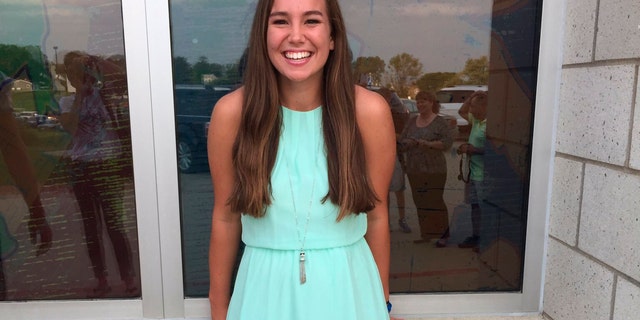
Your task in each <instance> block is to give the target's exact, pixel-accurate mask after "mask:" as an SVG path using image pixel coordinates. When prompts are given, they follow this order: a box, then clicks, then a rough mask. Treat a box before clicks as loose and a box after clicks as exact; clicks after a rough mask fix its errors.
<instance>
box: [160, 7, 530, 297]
mask: <svg viewBox="0 0 640 320" xmlns="http://www.w3.org/2000/svg"><path fill="white" fill-rule="evenodd" d="M541 3H542V1H541V0H532V1H515V2H514V1H491V0H485V1H476V2H473V3H470V2H468V1H444V2H443V1H418V2H406V1H384V2H383V1H341V6H342V12H343V15H344V16H345V20H346V22H347V30H348V34H349V44H350V47H351V50H352V53H353V72H354V75H355V78H356V80H357V81H358V82H359V84H360V85H363V86H365V87H367V88H369V89H371V90H373V91H377V92H379V93H381V94H383V95H386V97H387V98H388V99H389V100H388V101H389V104H390V106H391V111H392V113H393V115H394V124H395V125H396V133H397V135H398V137H399V146H400V148H399V150H401V151H400V152H399V159H398V163H397V167H398V170H397V173H398V174H397V175H395V177H394V178H396V179H394V181H392V188H393V189H392V191H391V192H390V193H389V200H390V206H389V210H390V226H391V232H392V233H391V238H392V254H391V258H392V259H391V282H390V289H391V292H392V293H428V292H486V291H515V292H517V291H520V290H521V289H522V281H523V279H522V271H523V257H524V248H525V243H524V239H525V230H526V220H527V211H526V208H527V201H528V182H529V173H530V170H529V168H530V160H531V156H530V154H531V137H532V132H531V130H532V129H531V128H532V121H533V112H534V110H533V105H534V97H535V87H536V81H537V78H536V75H537V64H536V63H537V52H538V35H539V28H540V21H539V17H540V8H541ZM170 6H171V25H172V36H171V37H172V39H171V40H172V50H173V79H174V84H175V107H176V121H177V139H178V146H177V150H178V154H179V159H178V162H179V170H180V172H181V174H180V194H181V206H182V207H181V217H182V222H183V225H182V233H183V252H184V260H183V263H184V266H185V268H184V270H185V275H184V277H185V293H186V295H187V296H189V297H204V296H206V295H207V292H208V291H207V290H208V274H207V254H208V243H209V242H208V240H209V234H208V233H209V227H210V221H209V220H210V214H211V206H212V204H213V201H215V199H214V197H212V196H211V191H212V187H211V183H210V174H209V172H208V169H207V167H206V146H205V140H204V138H205V134H206V130H207V126H208V124H207V121H208V117H209V115H210V113H211V110H212V107H213V103H215V101H217V99H219V97H220V96H222V95H223V94H225V93H227V92H229V91H228V90H232V89H233V88H234V87H235V86H237V85H238V83H239V81H240V79H241V74H242V72H241V70H242V68H240V67H239V66H241V61H242V60H241V56H242V53H243V50H244V48H245V46H246V42H247V38H248V33H249V28H250V27H251V26H250V24H251V20H252V17H253V10H254V6H255V1H246V2H235V1H222V2H206V3H203V2H184V1H170ZM385 88H386V89H390V92H385ZM479 90H481V91H484V92H486V97H485V102H486V106H485V110H484V112H481V111H474V112H472V114H473V115H475V120H474V119H471V121H469V120H468V118H469V117H468V112H466V113H465V112H463V113H464V115H460V113H459V111H460V108H461V107H462V105H463V103H464V102H465V101H468V100H469V99H470V96H471V95H472V94H473V93H474V92H475V91H479ZM421 91H426V92H428V93H430V94H429V95H428V96H429V97H431V98H430V99H431V100H430V101H434V102H435V101H437V102H438V104H439V106H440V109H439V110H438V112H437V115H438V116H439V117H436V118H437V119H439V120H437V121H436V122H435V123H436V125H435V126H431V127H429V125H430V124H431V122H430V121H432V120H430V119H429V118H428V117H425V114H426V115H428V113H426V112H425V111H423V110H424V109H425V107H421V103H420V102H419V101H418V100H420V99H416V95H417V94H418V92H421ZM418 97H419V96H418ZM427 100H429V99H427ZM481 101H482V100H481ZM476 103H477V102H476ZM474 104H475V103H474ZM480 104H482V103H480ZM421 108H422V109H421ZM421 112H422V114H421ZM418 117H424V118H422V119H418ZM425 119H426V120H428V121H425ZM425 123H426V124H425ZM473 123H475V125H472V124H473ZM425 126H426V127H427V129H424V127H425ZM423 129H424V130H423ZM403 138H404V139H407V138H418V139H425V140H428V141H431V142H433V141H436V144H435V145H434V146H433V147H431V148H427V149H425V147H424V146H423V147H418V146H415V145H412V144H411V142H410V141H409V142H406V141H405V142H403V141H402V139H403ZM468 143H471V144H473V145H474V147H475V148H474V149H471V148H468V149H469V150H471V151H470V152H471V153H473V155H467V154H466V153H464V152H461V151H464V150H465V148H466V147H465V146H466V145H467V144H468ZM441 149H443V150H441ZM459 151H460V152H459ZM471 200H474V201H471Z"/></svg>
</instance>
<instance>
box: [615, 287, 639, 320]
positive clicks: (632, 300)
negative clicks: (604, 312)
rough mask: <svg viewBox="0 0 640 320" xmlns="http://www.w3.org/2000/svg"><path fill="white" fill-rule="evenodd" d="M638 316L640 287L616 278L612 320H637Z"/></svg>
mask: <svg viewBox="0 0 640 320" xmlns="http://www.w3.org/2000/svg"><path fill="white" fill-rule="evenodd" d="M639 316H640V287H638V286H637V285H634V284H633V283H631V282H629V281H627V280H625V279H623V278H618V285H617V286H616V303H615V306H614V308H613V320H630V319H638V317H639Z"/></svg>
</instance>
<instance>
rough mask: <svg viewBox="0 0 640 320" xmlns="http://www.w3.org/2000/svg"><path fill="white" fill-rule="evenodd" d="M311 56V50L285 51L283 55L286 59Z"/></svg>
mask: <svg viewBox="0 0 640 320" xmlns="http://www.w3.org/2000/svg"><path fill="white" fill-rule="evenodd" d="M309 56H311V52H287V53H285V57H287V59H293V60H300V59H304V58H308V57H309Z"/></svg>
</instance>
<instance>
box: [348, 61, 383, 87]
mask: <svg viewBox="0 0 640 320" xmlns="http://www.w3.org/2000/svg"><path fill="white" fill-rule="evenodd" d="M384 68H385V63H384V60H382V58H380V57H378V56H375V57H358V59H356V61H355V62H354V63H353V76H354V78H355V79H356V81H358V83H360V84H371V85H380V83H381V82H382V75H383V74H384Z"/></svg>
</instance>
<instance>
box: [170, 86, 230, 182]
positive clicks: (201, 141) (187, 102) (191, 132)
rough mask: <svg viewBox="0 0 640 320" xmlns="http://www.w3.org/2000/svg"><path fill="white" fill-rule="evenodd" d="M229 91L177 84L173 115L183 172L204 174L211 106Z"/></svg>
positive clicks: (206, 161) (181, 170)
mask: <svg viewBox="0 0 640 320" xmlns="http://www.w3.org/2000/svg"><path fill="white" fill-rule="evenodd" d="M229 92H231V88H228V87H222V86H215V87H210V86H205V85H188V84H183V85H176V87H175V91H174V93H175V98H174V100H175V115H176V140H177V154H178V168H179V169H180V172H183V173H193V172H200V171H206V170H208V168H209V165H208V157H207V132H208V130H209V119H210V118H211V112H212V111H213V106H214V105H215V104H216V102H218V100H220V98H221V97H222V96H224V95H225V94H227V93H229Z"/></svg>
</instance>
